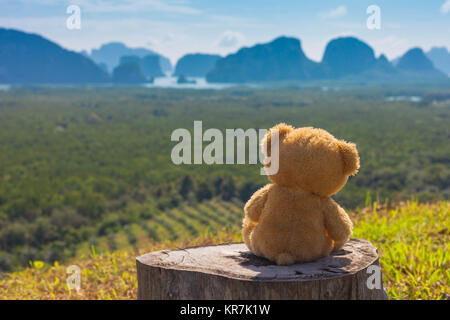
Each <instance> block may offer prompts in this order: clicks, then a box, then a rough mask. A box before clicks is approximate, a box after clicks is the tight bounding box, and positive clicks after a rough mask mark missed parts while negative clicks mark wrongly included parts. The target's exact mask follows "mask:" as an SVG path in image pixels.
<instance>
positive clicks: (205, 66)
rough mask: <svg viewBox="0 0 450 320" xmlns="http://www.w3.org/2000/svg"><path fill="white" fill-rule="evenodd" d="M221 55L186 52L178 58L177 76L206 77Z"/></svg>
mask: <svg viewBox="0 0 450 320" xmlns="http://www.w3.org/2000/svg"><path fill="white" fill-rule="evenodd" d="M220 58H221V56H219V55H216V54H201V53H194V54H186V55H184V56H183V57H181V58H180V60H178V62H177V65H176V67H175V73H174V75H175V76H180V75H184V76H188V77H204V76H206V74H207V73H208V72H209V71H211V70H212V69H213V68H214V65H215V64H216V62H217V60H219V59H220Z"/></svg>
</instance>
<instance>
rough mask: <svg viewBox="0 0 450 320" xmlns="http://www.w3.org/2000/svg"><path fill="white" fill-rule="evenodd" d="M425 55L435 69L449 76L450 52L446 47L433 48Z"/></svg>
mask: <svg viewBox="0 0 450 320" xmlns="http://www.w3.org/2000/svg"><path fill="white" fill-rule="evenodd" d="M426 55H427V57H428V59H430V60H431V61H432V62H433V64H434V66H435V67H436V68H437V69H439V70H440V71H442V72H444V73H445V74H447V75H450V52H449V51H448V50H447V48H446V47H433V48H431V50H430V51H428V52H427V53H426Z"/></svg>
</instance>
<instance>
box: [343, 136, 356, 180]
mask: <svg viewBox="0 0 450 320" xmlns="http://www.w3.org/2000/svg"><path fill="white" fill-rule="evenodd" d="M338 146H339V150H340V152H341V155H342V160H343V161H344V174H346V175H351V176H353V175H355V174H356V173H357V172H358V169H359V155H358V150H356V145H355V144H354V143H351V142H345V141H342V140H341V141H339V144H338Z"/></svg>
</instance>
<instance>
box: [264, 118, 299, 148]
mask: <svg viewBox="0 0 450 320" xmlns="http://www.w3.org/2000/svg"><path fill="white" fill-rule="evenodd" d="M274 130H278V138H279V139H280V141H282V140H283V139H284V137H286V135H287V134H288V133H289V132H291V131H292V130H294V128H293V127H292V126H290V125H287V124H286V123H279V124H277V125H276V126H274V127H273V128H270V129H269V131H268V132H267V134H266V136H265V137H264V140H263V142H262V146H263V150H267V151H266V152H267V153H266V155H267V156H270V146H271V140H272V133H273V132H274Z"/></svg>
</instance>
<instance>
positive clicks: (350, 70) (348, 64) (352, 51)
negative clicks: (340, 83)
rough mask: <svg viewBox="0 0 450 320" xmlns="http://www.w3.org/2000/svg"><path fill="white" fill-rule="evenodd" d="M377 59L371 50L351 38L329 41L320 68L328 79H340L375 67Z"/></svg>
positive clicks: (359, 41)
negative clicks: (321, 67)
mask: <svg viewBox="0 0 450 320" xmlns="http://www.w3.org/2000/svg"><path fill="white" fill-rule="evenodd" d="M376 64H377V59H376V58H375V54H374V51H373V49H372V48H371V47H370V46H369V45H367V44H366V43H364V42H362V41H361V40H359V39H356V38H353V37H345V38H337V39H334V40H331V41H330V42H329V43H328V44H327V46H326V48H325V53H324V55H323V59H322V66H323V68H324V70H325V72H326V73H327V76H328V77H331V78H340V77H343V76H347V75H356V74H361V73H362V72H364V71H367V70H369V69H372V68H374V67H375V66H376Z"/></svg>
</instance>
